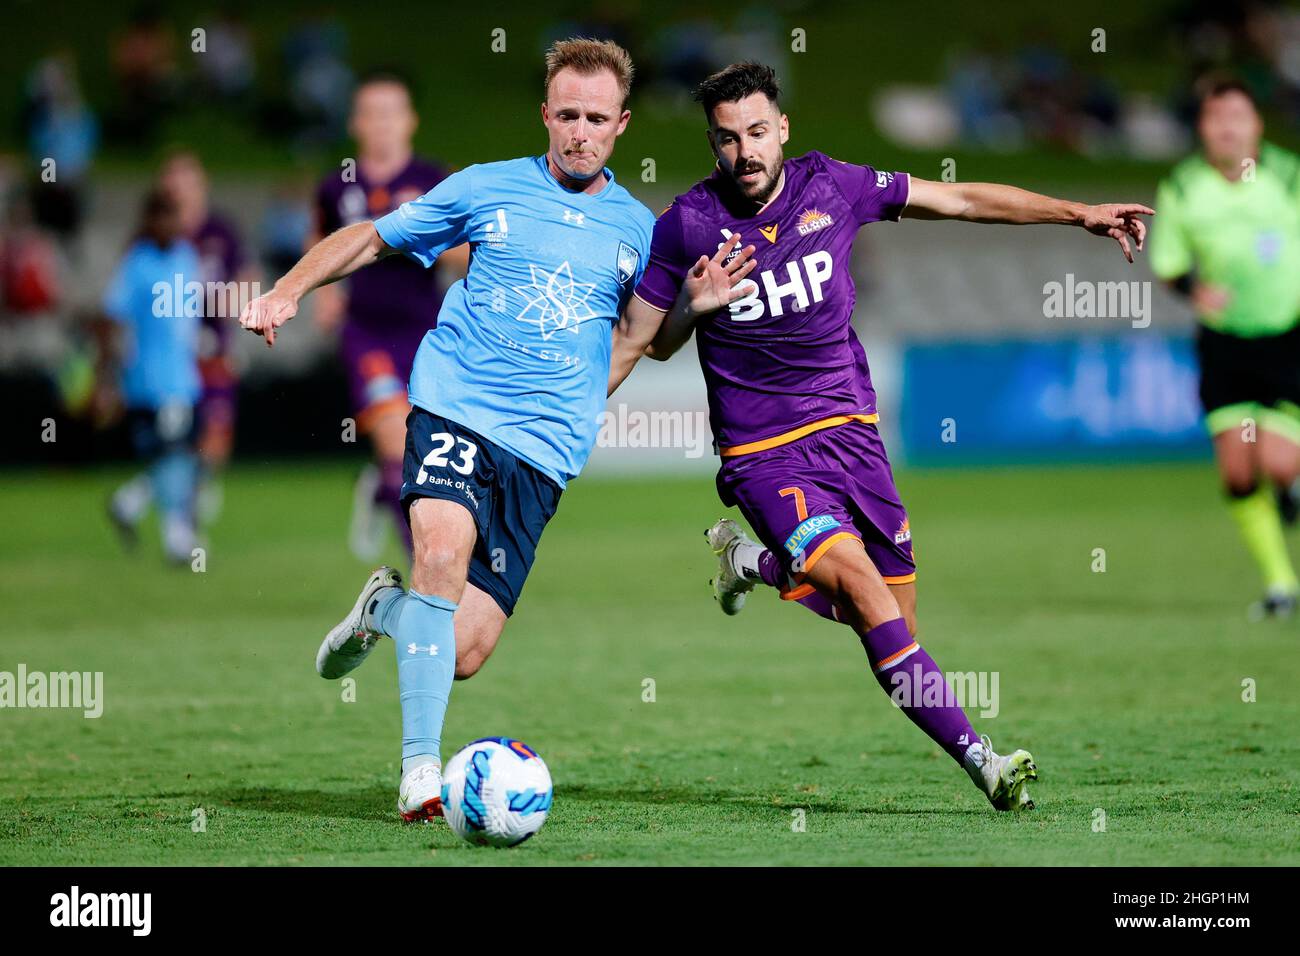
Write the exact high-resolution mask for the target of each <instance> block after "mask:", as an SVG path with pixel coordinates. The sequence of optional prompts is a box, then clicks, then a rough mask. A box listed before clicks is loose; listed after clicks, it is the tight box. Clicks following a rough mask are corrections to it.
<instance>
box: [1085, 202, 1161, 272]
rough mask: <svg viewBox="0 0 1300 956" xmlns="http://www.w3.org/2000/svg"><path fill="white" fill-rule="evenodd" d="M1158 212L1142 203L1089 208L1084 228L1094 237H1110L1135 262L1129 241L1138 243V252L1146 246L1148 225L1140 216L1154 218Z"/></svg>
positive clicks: (1128, 258) (1107, 204)
mask: <svg viewBox="0 0 1300 956" xmlns="http://www.w3.org/2000/svg"><path fill="white" fill-rule="evenodd" d="M1155 214H1156V211H1155V210H1154V209H1152V208H1151V207H1149V206H1143V205H1141V204H1140V203H1103V204H1102V205H1100V206H1089V207H1088V208H1087V209H1085V210H1084V213H1083V228H1084V229H1087V230H1088V231H1089V232H1090V233H1092V234H1093V235H1094V236H1110V237H1111V238H1112V239H1114V240H1115V241H1116V242H1118V243H1119V247H1120V248H1121V249H1123V250H1124V258H1125V259H1127V260H1128V261H1129V262H1132V261H1133V250H1132V248H1131V247H1130V246H1129V240H1130V239H1132V240H1133V242H1134V243H1136V245H1137V248H1138V252H1141V251H1142V247H1143V246H1144V245H1146V239H1147V224H1146V223H1145V222H1143V221H1142V220H1141V219H1139V218H1138V216H1154V215H1155Z"/></svg>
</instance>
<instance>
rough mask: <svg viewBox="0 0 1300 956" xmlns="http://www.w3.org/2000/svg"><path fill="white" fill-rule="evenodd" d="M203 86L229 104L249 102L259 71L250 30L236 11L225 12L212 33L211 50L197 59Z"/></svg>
mask: <svg viewBox="0 0 1300 956" xmlns="http://www.w3.org/2000/svg"><path fill="white" fill-rule="evenodd" d="M197 63H198V72H199V83H200V85H201V88H202V89H203V90H204V91H205V92H208V93H211V94H215V96H216V97H217V98H218V99H220V100H223V101H225V102H227V103H233V104H240V105H242V104H243V103H244V102H246V100H247V97H248V95H249V93H250V92H251V90H252V87H253V80H254V78H255V76H256V68H255V64H254V61H253V43H252V38H251V36H250V34H249V30H248V26H247V25H246V24H245V23H244V20H243V17H242V16H241V14H240V12H239V11H238V10H236V9H235V8H233V7H227V8H226V9H225V10H224V11H222V13H221V15H220V17H219V18H218V19H217V21H216V23H215V24H214V25H213V26H212V27H210V28H209V29H208V36H207V50H206V52H205V53H204V54H203V56H200V57H197Z"/></svg>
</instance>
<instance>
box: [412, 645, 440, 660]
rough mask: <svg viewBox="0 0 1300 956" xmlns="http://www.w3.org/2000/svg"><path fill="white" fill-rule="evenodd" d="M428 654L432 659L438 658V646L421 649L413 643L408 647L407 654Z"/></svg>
mask: <svg viewBox="0 0 1300 956" xmlns="http://www.w3.org/2000/svg"><path fill="white" fill-rule="evenodd" d="M426 652H427V653H428V655H429V656H430V657H437V656H438V645H437V644H430V645H429V646H428V647H421V646H420V645H419V644H415V643H411V644H407V645H406V653H408V654H411V655H415V654H423V653H426Z"/></svg>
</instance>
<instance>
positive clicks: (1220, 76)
mask: <svg viewBox="0 0 1300 956" xmlns="http://www.w3.org/2000/svg"><path fill="white" fill-rule="evenodd" d="M1229 93H1240V94H1241V95H1242V96H1244V97H1246V99H1248V100H1250V105H1251V106H1253V107H1254V108H1255V110H1256V112H1258V111H1259V100H1258V99H1256V98H1255V94H1254V92H1253V91H1252V90H1251V88H1250V86H1249V85H1247V83H1246V81H1245V80H1243V79H1241V78H1240V77H1238V76H1233V75H1232V74H1230V73H1210V74H1208V75H1206V76H1203V77H1201V78H1200V79H1199V80H1197V81H1196V102H1197V108H1198V112H1203V111H1204V110H1205V104H1206V103H1208V102H1209V101H1210V100H1213V99H1217V98H1218V97H1220V96H1226V95H1227V94H1229Z"/></svg>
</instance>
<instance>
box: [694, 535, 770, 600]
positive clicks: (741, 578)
mask: <svg viewBox="0 0 1300 956" xmlns="http://www.w3.org/2000/svg"><path fill="white" fill-rule="evenodd" d="M704 537H705V538H707V539H708V541H709V547H710V548H712V549H713V553H714V554H715V555H716V556H717V558H718V574H717V576H716V577H715V578H714V579H713V580H712V581H710V582H709V584H711V585H713V599H714V600H715V601H717V602H718V606H719V607H720V608H722V613H723V614H726V615H729V616H730V615H735V614H739V613H740V612H741V611H742V610H743V609H744V607H745V598H746V597H747V596H748V595H749V592H750V591H752V590H754V585H755V584H757V583H758V582H757V581H753V580H751V579H750V578H747V577H745V575H744V574H743V573H742V572H741V570H740V569H739V568H738V567H736V549H737V548H743V547H750V548H758V547H759V544H758V543H757V542H756V541H754V540H752V539H751V538H750V537H749V535H747V534H745V532H744V529H742V528H741V527H740V525H738V524H736V522H734V521H732V520H731V519H730V518H722V519H721V520H719V521H718V523H717V524H715V525H714V526H713V527H712V528H710V529H709V530H708V531H706V532H704Z"/></svg>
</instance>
